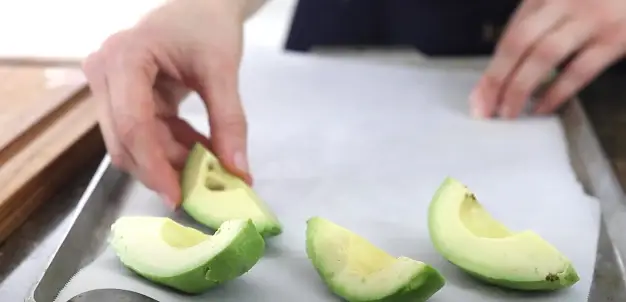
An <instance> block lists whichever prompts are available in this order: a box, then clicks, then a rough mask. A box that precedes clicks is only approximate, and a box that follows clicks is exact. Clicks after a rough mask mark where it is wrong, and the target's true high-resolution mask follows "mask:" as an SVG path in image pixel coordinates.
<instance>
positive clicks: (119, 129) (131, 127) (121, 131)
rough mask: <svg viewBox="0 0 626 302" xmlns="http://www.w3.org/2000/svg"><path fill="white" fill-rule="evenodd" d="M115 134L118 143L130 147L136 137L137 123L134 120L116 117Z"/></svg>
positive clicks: (125, 116)
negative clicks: (118, 140)
mask: <svg viewBox="0 0 626 302" xmlns="http://www.w3.org/2000/svg"><path fill="white" fill-rule="evenodd" d="M115 124H116V127H115V130H116V131H115V132H116V133H117V137H118V138H119V139H120V141H121V142H122V143H123V144H125V145H132V143H133V141H134V140H135V137H136V135H137V126H138V125H137V121H135V119H133V118H131V117H129V116H127V115H124V114H120V115H118V116H116V123H115Z"/></svg>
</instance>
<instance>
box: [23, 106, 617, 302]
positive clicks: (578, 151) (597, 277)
mask: <svg viewBox="0 0 626 302" xmlns="http://www.w3.org/2000/svg"><path fill="white" fill-rule="evenodd" d="M561 121H562V123H563V126H564V129H565V133H566V137H567V141H568V144H569V151H570V158H571V163H572V166H573V168H574V170H575V172H576V173H577V175H578V178H579V180H580V182H581V183H582V184H583V186H584V189H585V190H586V192H587V193H588V194H590V195H593V196H595V197H597V198H598V200H600V202H601V203H602V205H601V209H602V213H603V214H602V216H603V219H602V227H601V231H600V232H601V234H600V239H599V242H598V255H597V260H596V265H595V273H594V279H593V284H592V287H591V293H590V295H589V299H588V301H593V302H605V301H606V302H609V301H626V278H625V277H626V270H625V269H626V267H625V266H624V263H623V262H622V259H625V258H626V236H624V234H623V230H624V229H625V228H626V203H625V201H624V192H623V189H622V187H621V185H620V184H619V182H618V181H617V178H616V177H615V174H614V172H613V169H612V167H611V165H610V164H609V162H608V160H607V158H606V156H605V154H604V152H603V151H602V149H601V147H600V145H599V142H598V140H597V139H596V136H595V133H594V132H593V129H592V128H591V125H590V123H589V121H588V119H587V118H586V116H585V114H584V112H583V110H582V107H581V105H580V103H579V102H578V101H572V102H570V103H569V104H568V105H567V106H566V107H565V108H564V110H563V111H562V112H561ZM129 181H131V180H130V179H128V176H127V175H126V174H124V173H122V172H120V171H118V170H116V169H115V168H113V167H112V166H111V165H110V161H109V158H108V157H105V159H104V160H103V162H102V163H101V165H100V167H99V169H98V170H97V172H96V174H95V176H94V177H93V179H92V180H91V183H90V184H89V186H88V188H87V190H86V191H85V193H84V195H83V197H82V199H81V200H80V203H79V206H78V211H76V214H75V216H74V217H73V219H74V221H73V225H72V227H71V228H70V229H69V231H68V232H67V234H66V235H65V239H64V240H63V242H62V243H61V244H60V245H59V247H58V249H57V251H56V253H55V254H54V256H53V257H52V259H51V261H50V262H49V264H48V267H47V269H46V270H45V272H44V273H43V275H42V276H41V278H40V279H39V281H38V282H37V284H36V285H35V288H34V289H33V291H32V292H31V295H30V297H29V298H28V299H27V301H29V302H51V301H53V300H54V298H55V297H56V295H57V294H58V293H59V292H60V290H61V289H62V288H63V287H64V286H65V284H66V283H67V282H68V281H69V280H70V278H71V277H72V276H73V275H74V274H75V273H77V272H78V270H79V269H81V268H82V267H83V266H84V265H86V264H88V263H90V262H91V261H92V260H93V259H94V258H95V257H96V256H97V255H99V254H100V252H102V251H103V250H104V248H105V246H106V238H107V236H108V232H109V228H110V225H111V224H112V223H113V222H114V220H115V219H116V218H117V217H118V214H119V211H120V208H121V205H122V203H123V202H125V201H127V200H128V198H127V197H128V196H127V195H128V194H129V190H128V188H129ZM85 230H89V231H88V232H86V231H85Z"/></svg>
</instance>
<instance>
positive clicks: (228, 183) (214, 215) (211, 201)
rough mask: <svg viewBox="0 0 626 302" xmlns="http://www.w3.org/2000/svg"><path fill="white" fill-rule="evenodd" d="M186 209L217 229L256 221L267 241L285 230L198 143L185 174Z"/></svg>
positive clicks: (190, 156) (192, 151)
mask: <svg viewBox="0 0 626 302" xmlns="http://www.w3.org/2000/svg"><path fill="white" fill-rule="evenodd" d="M182 192H183V202H182V207H183V209H184V210H185V212H187V213H188V214H189V216H191V217H193V218H194V219H195V220H197V221H198V222H200V223H202V224H204V225H206V226H208V227H210V228H212V229H217V228H218V227H219V226H220V225H221V224H222V223H224V222H225V221H227V220H231V219H248V218H249V219H252V221H253V222H254V225H255V226H256V228H257V229H258V230H259V233H261V235H263V236H264V237H270V236H276V235H279V234H280V233H281V232H282V226H281V224H280V222H279V220H278V218H277V217H276V215H274V213H273V212H272V210H271V209H270V208H269V207H268V206H267V205H266V204H265V203H264V202H263V201H262V200H261V199H260V198H259V197H258V196H257V194H256V193H255V192H254V191H253V190H252V189H251V188H250V187H249V186H248V185H247V184H246V183H245V182H244V181H243V180H241V179H239V178H237V177H236V176H234V175H232V174H230V173H229V172H228V171H226V169H224V168H223V167H222V166H221V164H220V162H219V160H218V159H217V157H215V155H213V154H212V153H211V152H210V151H209V150H207V149H205V148H204V146H202V145H201V144H199V143H197V144H196V145H195V146H194V147H193V149H192V150H191V151H190V153H189V156H188V159H187V162H186V164H185V168H184V170H183V173H182Z"/></svg>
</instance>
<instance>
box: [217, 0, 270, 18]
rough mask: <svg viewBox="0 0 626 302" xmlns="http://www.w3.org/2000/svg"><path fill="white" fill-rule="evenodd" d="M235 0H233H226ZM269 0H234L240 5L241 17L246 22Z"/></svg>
mask: <svg viewBox="0 0 626 302" xmlns="http://www.w3.org/2000/svg"><path fill="white" fill-rule="evenodd" d="M225 1H233V0H225ZM267 1H269V0H234V1H233V2H236V3H237V4H238V6H239V8H238V11H239V17H240V18H241V21H242V22H245V21H246V20H248V19H249V18H250V17H252V16H253V15H254V14H255V13H256V12H257V11H258V10H259V9H260V8H261V7H263V5H264V4H265V3H266V2H267Z"/></svg>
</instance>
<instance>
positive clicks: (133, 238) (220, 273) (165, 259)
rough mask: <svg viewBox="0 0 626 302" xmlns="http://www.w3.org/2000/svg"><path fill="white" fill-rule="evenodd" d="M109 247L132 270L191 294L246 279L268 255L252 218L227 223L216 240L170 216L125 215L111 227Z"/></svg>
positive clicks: (217, 233) (219, 230)
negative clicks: (231, 281) (239, 278)
mask: <svg viewBox="0 0 626 302" xmlns="http://www.w3.org/2000/svg"><path fill="white" fill-rule="evenodd" d="M109 242H110V244H111V246H112V247H113V249H114V250H115V252H116V253H117V256H118V258H119V259H120V261H121V262H122V264H124V266H126V267H128V268H129V269H130V270H132V271H134V272H135V273H137V274H138V275H140V276H142V277H144V278H146V279H148V280H150V281H152V282H155V283H157V284H161V285H164V286H168V287H170V288H174V289H177V290H179V291H181V292H185V293H189V294H199V293H202V292H204V291H206V290H208V289H210V288H211V287H214V286H216V285H219V284H221V283H224V282H227V281H230V280H232V279H235V278H237V277H239V276H241V275H243V274H244V273H246V272H247V271H249V270H250V269H251V268H252V267H253V266H254V265H256V263H257V262H258V261H259V259H261V257H262V256H263V253H264V252H265V242H264V240H263V237H262V236H261V235H260V234H259V233H258V232H257V230H256V228H255V226H254V224H253V223H252V221H251V220H249V219H248V220H244V219H237V220H229V221H226V222H224V223H223V224H222V225H221V226H220V228H219V229H218V230H217V232H216V233H215V235H212V236H211V235H207V234H204V233H202V232H200V231H198V230H196V229H193V228H190V227H185V226H183V225H181V224H179V223H177V222H175V221H173V220H171V219H169V218H165V217H149V216H125V217H120V218H118V219H117V220H116V221H115V223H113V225H112V226H111V237H110V240H109Z"/></svg>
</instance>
